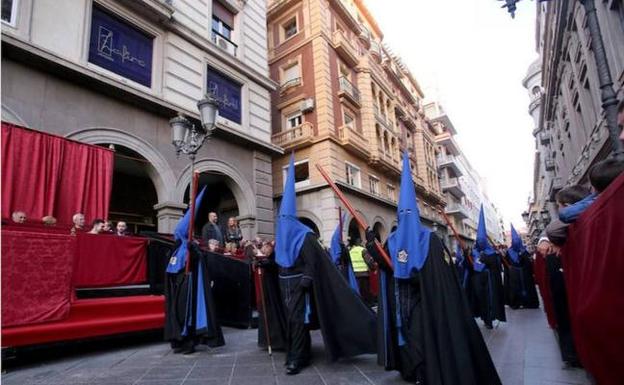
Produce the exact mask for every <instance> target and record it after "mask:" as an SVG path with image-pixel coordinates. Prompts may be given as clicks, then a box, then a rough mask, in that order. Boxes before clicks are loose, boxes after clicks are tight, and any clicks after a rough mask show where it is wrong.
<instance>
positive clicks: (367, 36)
mask: <svg viewBox="0 0 624 385" xmlns="http://www.w3.org/2000/svg"><path fill="white" fill-rule="evenodd" d="M358 37H359V38H360V40H361V41H362V43H364V44H365V45H366V47H367V48H368V47H370V42H371V39H372V37H373V35H372V34H371V31H370V30H369V29H368V28H367V27H366V26H365V25H363V24H360V34H359V35H358Z"/></svg>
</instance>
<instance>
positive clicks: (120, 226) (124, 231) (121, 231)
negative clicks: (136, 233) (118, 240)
mask: <svg viewBox="0 0 624 385" xmlns="http://www.w3.org/2000/svg"><path fill="white" fill-rule="evenodd" d="M115 235H119V236H120V237H123V236H126V235H128V225H127V224H126V222H124V221H119V222H117V226H116V227H115Z"/></svg>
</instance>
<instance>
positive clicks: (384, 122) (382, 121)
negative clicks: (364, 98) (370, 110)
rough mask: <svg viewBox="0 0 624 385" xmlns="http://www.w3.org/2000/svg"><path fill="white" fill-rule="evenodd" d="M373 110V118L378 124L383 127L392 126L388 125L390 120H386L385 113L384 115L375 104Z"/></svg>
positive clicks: (388, 127)
mask: <svg viewBox="0 0 624 385" xmlns="http://www.w3.org/2000/svg"><path fill="white" fill-rule="evenodd" d="M374 110H375V120H377V122H378V123H379V124H381V125H382V126H384V128H387V129H389V130H391V129H392V127H390V121H389V120H388V118H387V117H386V115H384V114H383V113H382V112H381V110H380V109H379V108H378V107H377V106H375V108H374Z"/></svg>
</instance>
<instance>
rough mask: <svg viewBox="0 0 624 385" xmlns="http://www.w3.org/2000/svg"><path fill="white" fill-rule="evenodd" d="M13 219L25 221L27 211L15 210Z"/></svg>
mask: <svg viewBox="0 0 624 385" xmlns="http://www.w3.org/2000/svg"><path fill="white" fill-rule="evenodd" d="M11 219H13V222H15V223H25V222H26V213H25V212H23V211H14V212H13V214H11Z"/></svg>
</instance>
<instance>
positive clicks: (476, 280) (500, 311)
mask: <svg viewBox="0 0 624 385" xmlns="http://www.w3.org/2000/svg"><path fill="white" fill-rule="evenodd" d="M481 262H482V263H483V264H484V265H485V267H486V268H485V269H483V271H480V272H479V271H475V272H474V275H473V276H472V288H473V291H474V294H475V297H476V301H477V303H478V305H477V308H478V311H477V315H478V316H479V317H480V318H481V319H482V320H483V322H485V324H486V325H491V324H492V321H493V320H499V321H501V322H505V321H507V317H506V316H505V292H504V289H503V277H502V271H501V256H500V255H499V254H494V255H491V256H486V255H485V254H481Z"/></svg>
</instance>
